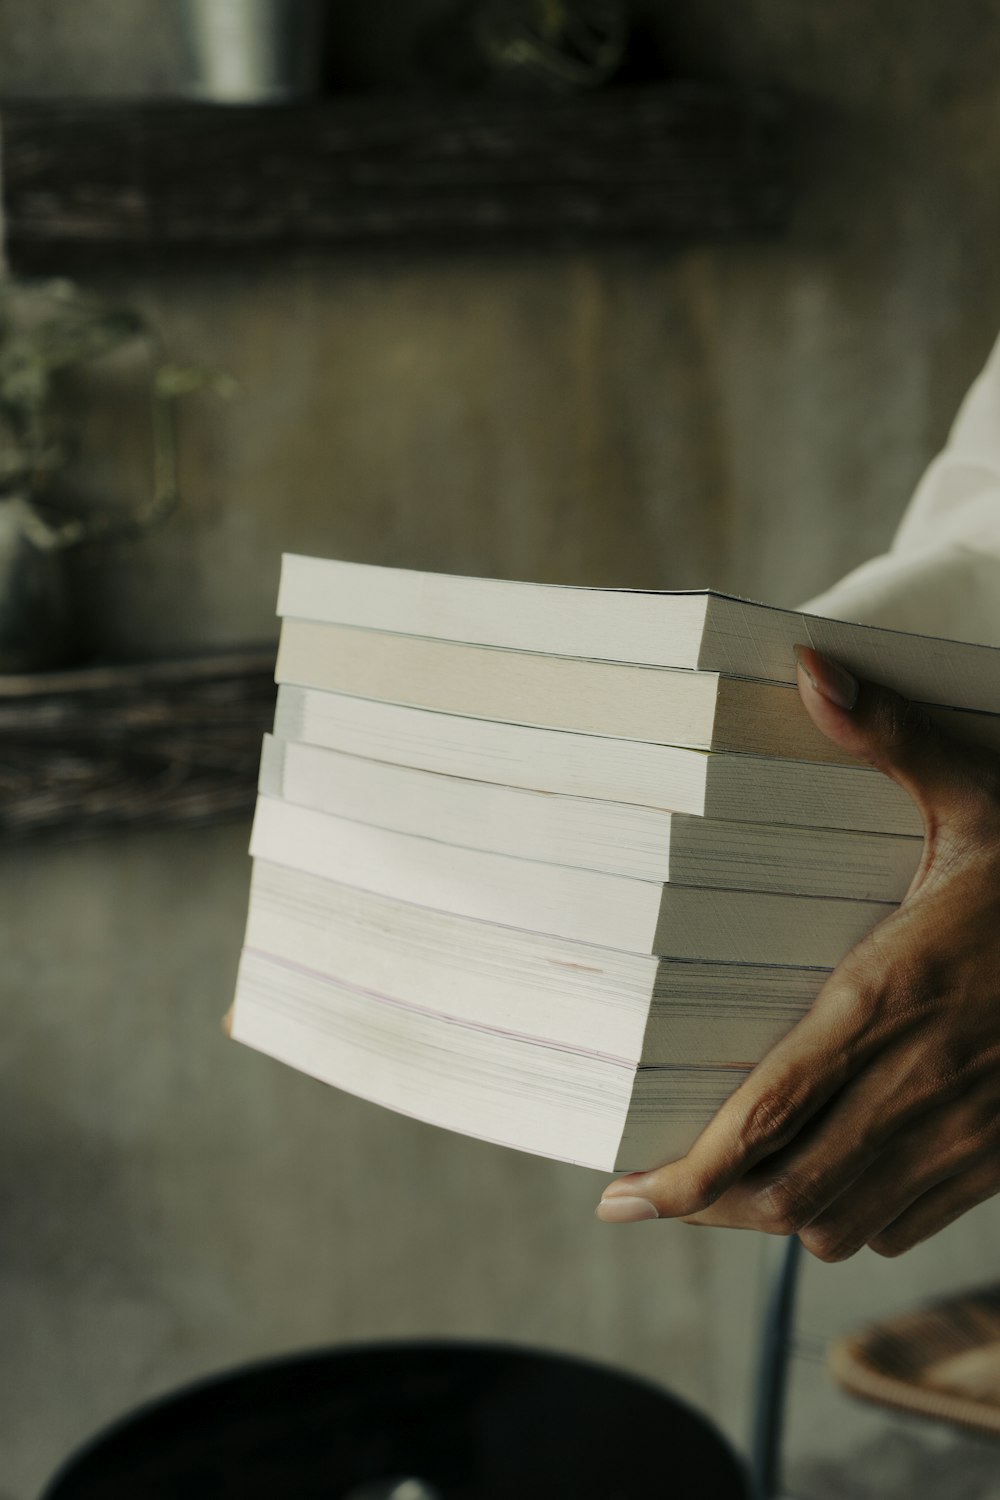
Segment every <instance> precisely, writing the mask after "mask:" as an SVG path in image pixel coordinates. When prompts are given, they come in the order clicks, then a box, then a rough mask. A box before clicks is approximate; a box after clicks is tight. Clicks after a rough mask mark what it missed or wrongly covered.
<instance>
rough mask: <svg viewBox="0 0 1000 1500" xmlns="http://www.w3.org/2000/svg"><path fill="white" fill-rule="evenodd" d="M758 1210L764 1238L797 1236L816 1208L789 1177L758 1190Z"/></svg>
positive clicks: (803, 1189) (803, 1191) (794, 1180)
mask: <svg viewBox="0 0 1000 1500" xmlns="http://www.w3.org/2000/svg"><path fill="white" fill-rule="evenodd" d="M758 1208H759V1211H760V1216H761V1220H762V1227H763V1228H764V1229H765V1231H766V1232H767V1233H768V1234H780V1235H791V1234H798V1233H799V1231H800V1230H801V1229H803V1228H804V1227H805V1226H806V1225H807V1224H808V1223H809V1222H810V1220H811V1219H812V1218H814V1217H815V1212H816V1207H815V1203H814V1201H813V1199H812V1196H811V1194H810V1193H809V1191H808V1189H806V1188H805V1187H803V1186H802V1184H800V1183H799V1182H797V1181H796V1179H795V1178H793V1177H779V1178H776V1179H775V1180H774V1181H773V1182H769V1183H768V1184H767V1185H766V1187H763V1188H762V1189H761V1190H760V1193H759V1195H758Z"/></svg>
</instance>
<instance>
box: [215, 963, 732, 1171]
mask: <svg viewBox="0 0 1000 1500" xmlns="http://www.w3.org/2000/svg"><path fill="white" fill-rule="evenodd" d="M232 1036H233V1039H234V1040H235V1041H238V1042H244V1043H246V1045H248V1046H250V1047H254V1048H256V1049H257V1050H258V1051H260V1052H265V1053H267V1055H268V1056H269V1057H273V1058H276V1059H278V1060H279V1061H281V1062H285V1063H288V1064H289V1065H290V1066H291V1067H293V1068H297V1069H298V1070H299V1071H300V1072H302V1073H308V1074H309V1075H310V1076H311V1077H313V1078H318V1079H321V1080H322V1081H323V1082H324V1083H329V1084H333V1085H334V1086H335V1087H337V1088H341V1089H345V1090H346V1091H347V1092H349V1093H352V1094H356V1095H358V1096H359V1097H361V1098H363V1099H368V1100H370V1101H371V1102H372V1103H374V1104H381V1105H384V1106H386V1107H388V1108H390V1109H393V1110H396V1111H398V1112H400V1113H402V1114H407V1115H412V1116H414V1117H415V1118H417V1119H419V1120H424V1121H426V1122H427V1123H429V1124H431V1125H440V1126H444V1127H445V1128H446V1129H449V1130H456V1131H460V1132H461V1133H462V1134H464V1135H471V1136H477V1137H479V1138H480V1139H482V1140H488V1141H493V1142H495V1143H496V1144H498V1145H503V1146H512V1147H515V1148H516V1149H519V1150H522V1151H531V1152H534V1153H535V1154H537V1155H541V1156H550V1157H553V1158H555V1159H556V1160H559V1161H567V1162H573V1163H575V1164H577V1165H579V1166H585V1167H593V1168H595V1169H596V1170H598V1171H602V1172H611V1171H633V1170H640V1169H643V1168H648V1167H652V1166H655V1165H658V1164H659V1163H661V1162H664V1161H667V1160H669V1159H671V1158H676V1157H678V1156H682V1155H683V1154H684V1152H685V1151H687V1150H688V1149H689V1147H690V1146H691V1145H692V1144H693V1143H694V1140H695V1138H696V1137H697V1135H698V1133H699V1131H700V1130H701V1129H702V1127H703V1126H704V1125H705V1124H707V1122H708V1121H709V1120H710V1119H711V1117H712V1115H713V1114H714V1113H715V1111H716V1110H717V1109H718V1107H719V1105H720V1104H722V1103H723V1102H724V1100H725V1099H727V1098H728V1097H729V1095H730V1094H731V1093H732V1091H733V1090H734V1089H735V1088H736V1087H737V1085H738V1084H739V1083H740V1082H741V1080H742V1079H743V1078H744V1077H745V1076H746V1072H747V1070H746V1069H745V1068H637V1067H635V1066H633V1065H629V1064H628V1063H626V1062H624V1061H622V1060H621V1059H619V1058H614V1057H608V1056H603V1055H602V1054H600V1053H591V1052H574V1051H570V1050H569V1049H567V1048H561V1047H555V1046H553V1045H551V1044H550V1043H546V1042H542V1041H538V1040H536V1039H534V1038H531V1037H524V1036H518V1035H513V1034H505V1033H503V1032H496V1031H492V1030H489V1029H486V1028H483V1027H477V1026H470V1025H468V1024H467V1023H463V1022H460V1021H456V1020H454V1019H452V1018H451V1017H448V1016H443V1015H440V1014H438V1013H435V1012H434V1011H429V1010H423V1009H421V1008H419V1007H416V1006H413V1005H408V1004H403V1003H401V1002H400V1001H397V1000H391V999H388V998H387V997H385V996H382V995H376V994H373V993H371V992H368V991H365V990H359V989H355V988H354V987H353V986H351V985H347V984H342V983H340V982H338V981H336V980H332V979H327V978H325V977H323V976H322V975H319V974H315V973H311V972H309V971H308V970H304V969H299V968H296V967H294V966H293V965H291V964H289V963H284V962H280V961H279V960H277V959H274V958H271V957H269V956H267V955H266V954H261V953H254V952H252V951H251V950H245V951H244V953H243V956H242V959H241V961H240V971H239V979H238V983H237V992H236V1005H235V1008H234V1012H233V1022H232Z"/></svg>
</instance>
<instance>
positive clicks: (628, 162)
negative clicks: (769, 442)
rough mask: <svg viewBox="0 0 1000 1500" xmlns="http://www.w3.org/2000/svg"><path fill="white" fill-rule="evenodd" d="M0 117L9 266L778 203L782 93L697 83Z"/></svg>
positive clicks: (461, 236)
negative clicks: (551, 93)
mask: <svg viewBox="0 0 1000 1500" xmlns="http://www.w3.org/2000/svg"><path fill="white" fill-rule="evenodd" d="M0 125H2V130H3V175H4V196H5V204H6V217H7V233H8V238H9V245H10V250H11V255H12V259H13V263H14V266H15V269H17V270H19V269H22V268H26V269H30V268H31V266H32V263H33V262H35V261H37V260H39V259H41V260H47V261H50V262H51V260H52V259H53V258H54V256H56V255H57V256H58V258H60V259H62V260H63V261H64V260H65V252H66V251H67V250H69V249H72V248H74V247H75V248H76V249H77V250H81V249H84V248H87V247H89V248H90V249H91V250H100V251H102V252H103V253H105V254H106V253H108V252H112V251H119V252H121V251H128V252H129V253H130V254H134V253H135V252H136V251H142V252H147V253H150V254H152V255H154V256H162V255H163V254H165V253H169V252H171V251H177V250H181V249H184V248H187V249H197V250H198V251H200V252H204V251H206V250H209V249H211V248H213V247H214V248H217V249H225V250H230V251H231V250H232V249H234V248H235V247H244V248H248V249H249V248H252V247H255V246H256V247H274V246H278V245H289V246H291V245H326V246H363V245H367V246H371V245H373V244H376V245H377V244H385V245H398V244H405V245H416V244H421V243H424V244H434V245H447V246H452V245H454V246H457V245H461V244H470V243H471V244H476V243H478V244H492V243H495V242H497V241H503V240H507V241H508V242H509V241H511V240H514V241H522V242H538V241H540V240H552V239H556V240H560V239H570V238H572V239H580V238H607V237H611V236H626V237H641V238H646V239H650V238H651V239H654V240H663V239H673V238H680V239H691V238H705V237H709V238H713V237H720V236H722V237H725V236H732V235H737V234H761V233H766V232H771V231H774V230H776V229H778V228H780V227H781V225H782V224H783V223H784V222H785V220H786V217H787V212H788V208H789V191H788V184H787V175H786V170H785V150H784V142H785V140H786V138H787V134H788V130H787V114H786V111H785V109H784V108H783V106H782V105H781V104H780V103H779V102H778V101H777V100H776V99H775V98H774V97H773V96H772V95H770V94H767V93H764V92H760V93H745V92H744V93H735V92H733V91H731V90H727V89H724V88H722V87H716V86H712V85H704V84H687V83H671V84H665V85H657V86H653V87H651V86H642V87H628V88H626V87H622V88H620V89H614V88H608V89H606V90H601V91H596V92H594V93H592V94H587V95H575V96H573V97H565V98H563V97H558V98H554V97H543V98H537V97H531V98H528V97H509V96H496V95H489V94H483V95H480V96H460V97H455V98H447V97H434V98H426V97H413V98H409V97H397V96H384V97H383V96H380V95H367V96H366V95H358V96H355V97H344V98H342V99H340V100H337V101H330V102H327V103H323V104H315V105H310V106H305V107H299V106H295V107H279V108H274V107H270V108H226V107H221V108H216V107H212V106H204V105H188V104H177V105H173V104H171V105H141V106H136V105H134V104H111V105H105V104H100V105H89V104H88V105H83V104H80V105H72V104H59V105H49V104H25V103H22V104H11V105H8V106H6V107H4V108H3V109H2V111H0Z"/></svg>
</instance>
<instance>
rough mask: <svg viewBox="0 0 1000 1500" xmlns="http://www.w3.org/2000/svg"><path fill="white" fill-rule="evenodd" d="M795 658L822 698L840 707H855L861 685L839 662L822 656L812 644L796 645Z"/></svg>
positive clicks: (849, 708)
mask: <svg viewBox="0 0 1000 1500" xmlns="http://www.w3.org/2000/svg"><path fill="white" fill-rule="evenodd" d="M794 650H795V659H796V661H797V662H798V664H799V666H800V667H801V668H802V670H803V672H804V673H805V674H806V676H807V677H808V679H809V681H810V682H811V683H812V685H813V687H814V688H815V689H816V691H817V693H819V695H820V696H821V697H822V698H826V699H827V700H828V701H829V702H830V703H835V704H836V705H837V707H838V708H844V709H847V710H848V712H850V710H851V709H852V708H854V706H855V704H856V703H857V701H858V693H859V692H860V691H861V685H860V683H859V682H858V679H857V678H856V677H852V676H851V674H850V672H848V671H847V670H846V669H845V668H844V667H842V666H840V664H839V663H838V662H835V661H831V660H830V658H829V657H828V656H821V655H820V653H819V652H818V651H814V650H813V649H812V647H811V646H796V647H794Z"/></svg>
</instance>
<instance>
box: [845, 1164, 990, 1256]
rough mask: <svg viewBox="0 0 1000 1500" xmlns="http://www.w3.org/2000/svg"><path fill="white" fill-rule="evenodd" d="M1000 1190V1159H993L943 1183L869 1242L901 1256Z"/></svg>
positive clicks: (880, 1250) (876, 1248) (878, 1251)
mask: <svg viewBox="0 0 1000 1500" xmlns="http://www.w3.org/2000/svg"><path fill="white" fill-rule="evenodd" d="M998 1191H1000V1161H998V1160H997V1157H996V1154H995V1153H994V1155H993V1158H992V1159H991V1160H989V1161H987V1162H985V1163H983V1164H981V1165H979V1166H977V1167H975V1168H974V1169H973V1170H971V1171H968V1172H963V1173H961V1174H960V1175H958V1176H953V1177H951V1178H950V1179H949V1180H948V1181H946V1182H942V1183H940V1184H939V1185H938V1186H937V1187H934V1188H932V1189H931V1190H930V1191H929V1192H927V1193H924V1194H923V1195H922V1196H921V1197H919V1198H917V1200H916V1201H915V1202H914V1203H912V1204H911V1205H910V1207H909V1208H907V1209H906V1211H905V1212H904V1213H901V1214H900V1215H899V1216H898V1218H896V1219H895V1220H894V1221H893V1222H892V1223H891V1224H889V1225H888V1226H887V1227H886V1228H884V1229H882V1230H881V1231H880V1232H879V1233H878V1234H875V1235H873V1236H872V1238H871V1239H870V1240H869V1241H868V1244H869V1245H870V1247H871V1249H872V1250H874V1251H875V1252H876V1254H877V1255H885V1256H897V1255H903V1254H905V1252H906V1251H907V1250H912V1249H913V1247H914V1245H919V1244H920V1243H921V1242H922V1241H923V1240H929V1239H930V1238H931V1236H932V1235H934V1234H937V1233H938V1232H939V1231H940V1230H942V1229H946V1228H947V1227H948V1225H949V1224H953V1223H954V1222H955V1220H956V1219H960V1218H961V1217H962V1215H963V1214H966V1213H968V1212H969V1210H970V1209H971V1208H975V1207H976V1206H977V1205H978V1204H980V1203H985V1202H986V1201H987V1199H989V1198H992V1197H993V1196H994V1195H995V1194H996V1193H997V1192H998Z"/></svg>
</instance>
